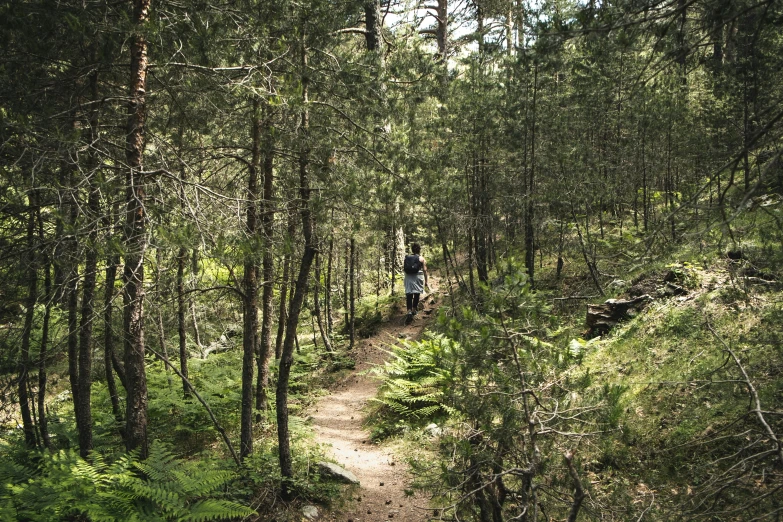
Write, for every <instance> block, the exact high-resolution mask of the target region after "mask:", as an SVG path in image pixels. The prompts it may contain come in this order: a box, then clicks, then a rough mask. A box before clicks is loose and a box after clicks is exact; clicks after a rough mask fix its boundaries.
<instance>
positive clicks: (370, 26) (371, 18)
mask: <svg viewBox="0 0 783 522" xmlns="http://www.w3.org/2000/svg"><path fill="white" fill-rule="evenodd" d="M364 20H365V33H364V36H365V40H366V42H367V50H368V51H381V43H382V42H383V39H382V36H381V25H382V18H381V3H380V1H379V0H364Z"/></svg>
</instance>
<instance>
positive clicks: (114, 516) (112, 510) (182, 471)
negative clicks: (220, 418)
mask: <svg viewBox="0 0 783 522" xmlns="http://www.w3.org/2000/svg"><path fill="white" fill-rule="evenodd" d="M39 457H40V461H39V463H38V465H37V466H31V465H23V464H19V463H15V462H13V461H10V462H9V460H10V459H0V462H2V464H0V480H2V484H3V489H2V490H0V519H2V520H7V519H10V520H13V519H23V520H30V521H51V520H62V519H65V518H71V517H79V518H80V519H82V518H83V519H87V520H91V521H95V522H98V521H106V522H109V521H139V522H145V521H162V520H171V521H191V520H192V521H202V520H220V519H231V518H239V517H246V516H250V515H252V514H254V511H253V510H251V509H250V508H248V507H246V506H242V505H240V504H237V503H234V502H230V501H227V500H223V499H220V498H214V497H216V496H218V497H219V496H220V494H219V493H217V492H218V490H219V489H220V488H221V487H223V486H224V485H225V484H226V483H227V482H228V481H230V480H231V479H232V478H233V477H234V474H233V473H232V472H230V471H227V470H221V469H214V468H212V467H207V466H205V465H204V464H203V463H200V462H191V461H185V460H180V459H178V458H176V456H175V455H174V454H173V453H171V451H169V450H168V449H167V448H166V446H165V445H163V444H161V443H154V444H153V445H152V446H151V448H150V453H149V457H148V458H147V459H146V460H144V461H139V459H138V457H137V456H136V455H134V454H130V455H123V456H121V457H120V458H118V459H116V460H115V461H113V462H108V461H107V459H106V458H104V457H103V456H101V455H100V454H97V453H96V454H93V455H91V462H88V461H85V460H83V459H81V458H80V457H79V456H78V454H77V453H76V452H74V451H72V450H68V451H66V450H63V451H60V452H57V453H54V454H48V453H42V454H40V456H39ZM8 513H12V514H13V516H12V517H10V518H9V517H6V516H5V515H7V514H8Z"/></svg>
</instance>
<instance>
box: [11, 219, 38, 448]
mask: <svg viewBox="0 0 783 522" xmlns="http://www.w3.org/2000/svg"><path fill="white" fill-rule="evenodd" d="M35 216H36V211H35V209H33V208H32V207H31V208H30V217H29V219H28V223H27V249H28V250H27V258H28V259H27V263H26V264H27V266H26V268H27V303H26V305H27V311H26V313H25V317H24V329H23V330H22V346H21V354H20V357H19V366H18V371H19V380H18V388H17V390H18V394H19V413H20V414H21V416H22V430H23V431H24V441H25V444H26V445H27V447H28V448H34V447H35V446H36V437H35V426H34V424H33V415H32V412H31V411H30V399H31V397H30V395H29V387H28V385H29V375H30V374H29V372H30V335H31V334H32V330H33V319H34V318H35V305H36V303H37V302H38V268H37V266H36V259H35V258H36V255H35V249H36V245H35ZM39 393H40V392H39Z"/></svg>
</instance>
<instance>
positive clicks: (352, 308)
mask: <svg viewBox="0 0 783 522" xmlns="http://www.w3.org/2000/svg"><path fill="white" fill-rule="evenodd" d="M350 245H351V247H350V253H349V260H348V264H349V267H350V268H349V275H348V277H349V279H350V284H349V286H350V296H349V316H348V348H349V349H350V348H353V343H354V341H355V340H356V238H355V237H353V235H351V242H350Z"/></svg>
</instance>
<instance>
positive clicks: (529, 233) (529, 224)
mask: <svg viewBox="0 0 783 522" xmlns="http://www.w3.org/2000/svg"><path fill="white" fill-rule="evenodd" d="M537 95H538V65H535V66H534V67H533V110H532V112H533V115H532V120H533V121H532V125H531V127H532V128H531V132H530V173H529V174H528V177H527V183H528V185H527V204H526V206H525V267H526V268H527V275H528V278H529V280H530V286H531V287H533V286H535V277H534V273H535V264H536V263H535V259H536V251H535V244H536V243H535V227H534V226H533V220H534V219H535V206H534V201H533V200H534V195H535V186H536V185H535V172H536V98H537Z"/></svg>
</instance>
